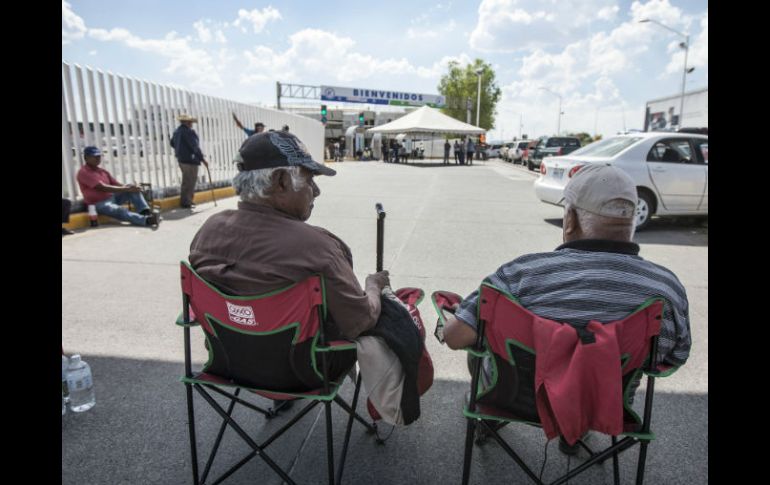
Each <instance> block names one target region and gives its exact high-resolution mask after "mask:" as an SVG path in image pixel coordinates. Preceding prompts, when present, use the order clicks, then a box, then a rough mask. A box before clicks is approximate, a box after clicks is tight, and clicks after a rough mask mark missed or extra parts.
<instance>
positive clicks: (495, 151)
mask: <svg viewBox="0 0 770 485" xmlns="http://www.w3.org/2000/svg"><path fill="white" fill-rule="evenodd" d="M502 147H503V145H502V144H501V143H493V144H491V145H488V146H487V149H486V150H485V151H484V153H485V155H486V157H487V159H489V158H500V148H502Z"/></svg>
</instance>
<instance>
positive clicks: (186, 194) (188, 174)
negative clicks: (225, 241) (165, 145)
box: [171, 114, 209, 209]
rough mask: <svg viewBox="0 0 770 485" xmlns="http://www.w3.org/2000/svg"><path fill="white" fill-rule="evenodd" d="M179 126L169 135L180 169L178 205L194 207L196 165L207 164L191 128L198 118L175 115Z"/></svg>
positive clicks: (195, 134)
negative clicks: (180, 185) (180, 179)
mask: <svg viewBox="0 0 770 485" xmlns="http://www.w3.org/2000/svg"><path fill="white" fill-rule="evenodd" d="M177 120H179V123H180V125H179V127H178V128H177V129H176V130H175V131H174V136H172V137H171V146H172V147H174V152H175V154H176V159H177V161H178V162H179V169H180V170H181V171H182V187H181V190H180V195H181V197H180V198H181V201H180V205H181V207H183V208H186V209H191V208H192V207H194V204H193V196H194V195H195V184H196V183H197V181H198V167H200V165H201V163H202V164H204V165H206V166H207V167H208V166H209V164H208V162H207V161H206V160H205V157H204V156H203V153H202V152H201V149H200V143H199V141H198V134H197V133H195V131H194V130H193V129H192V125H193V123H195V122H197V121H198V119H197V118H194V117H192V116H190V115H186V114H182V115H179V116H178V117H177Z"/></svg>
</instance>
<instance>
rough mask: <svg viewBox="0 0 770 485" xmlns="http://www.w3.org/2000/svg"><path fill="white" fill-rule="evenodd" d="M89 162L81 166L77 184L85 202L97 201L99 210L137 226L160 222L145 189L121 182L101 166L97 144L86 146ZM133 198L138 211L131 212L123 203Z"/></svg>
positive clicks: (94, 202) (88, 203) (87, 160)
mask: <svg viewBox="0 0 770 485" xmlns="http://www.w3.org/2000/svg"><path fill="white" fill-rule="evenodd" d="M83 158H84V159H85V161H86V164H85V165H83V166H82V167H81V168H80V170H78V176H77V179H78V185H79V186H80V191H81V192H82V193H83V201H84V202H85V204H86V205H92V204H93V205H95V206H96V212H97V213H98V214H103V215H105V216H110V217H113V218H115V219H118V220H121V221H128V222H130V223H131V224H133V225H135V226H157V225H158V224H159V223H160V217H159V216H158V214H156V213H153V212H152V211H151V210H150V208H149V206H148V205H147V202H146V201H145V200H144V197H142V194H141V192H142V189H141V187H139V186H138V185H134V184H121V183H120V182H118V181H117V180H115V177H113V176H112V174H111V173H110V172H108V171H107V170H105V169H103V168H100V167H99V164H100V163H102V152H101V151H99V149H98V148H97V147H93V146H91V147H86V148H85V150H83ZM127 202H131V205H132V206H133V207H134V208H135V209H137V210H138V211H139V213H138V214H137V213H136V212H131V211H129V210H128V209H126V208H125V207H123V206H122V205H123V204H125V203H127Z"/></svg>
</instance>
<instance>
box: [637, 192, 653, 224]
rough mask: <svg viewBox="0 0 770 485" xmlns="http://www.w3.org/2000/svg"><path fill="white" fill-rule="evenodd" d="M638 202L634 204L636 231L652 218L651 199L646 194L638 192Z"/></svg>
mask: <svg viewBox="0 0 770 485" xmlns="http://www.w3.org/2000/svg"><path fill="white" fill-rule="evenodd" d="M638 195H639V202H638V203H637V204H636V230H637V231H641V230H643V229H644V228H645V227H647V225H648V224H649V223H650V219H651V218H652V208H653V205H652V197H650V195H649V194H647V193H646V192H641V191H640V192H638Z"/></svg>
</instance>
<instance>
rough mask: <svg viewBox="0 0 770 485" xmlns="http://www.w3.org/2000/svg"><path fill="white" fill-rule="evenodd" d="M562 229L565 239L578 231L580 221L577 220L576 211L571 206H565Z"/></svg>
mask: <svg viewBox="0 0 770 485" xmlns="http://www.w3.org/2000/svg"><path fill="white" fill-rule="evenodd" d="M562 227H563V229H564V240H565V241H566V240H567V236H574V235H576V234H577V233H578V232H579V231H580V222H579V221H578V217H577V212H575V209H574V208H572V207H569V208H567V209H566V210H565V211H564V221H563V223H562Z"/></svg>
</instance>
